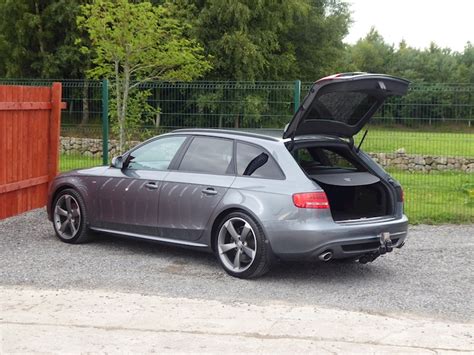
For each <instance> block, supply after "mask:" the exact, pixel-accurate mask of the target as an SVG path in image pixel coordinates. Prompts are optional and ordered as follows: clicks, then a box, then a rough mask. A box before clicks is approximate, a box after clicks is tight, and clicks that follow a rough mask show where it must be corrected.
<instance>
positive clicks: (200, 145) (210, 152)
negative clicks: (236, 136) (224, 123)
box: [179, 137, 233, 175]
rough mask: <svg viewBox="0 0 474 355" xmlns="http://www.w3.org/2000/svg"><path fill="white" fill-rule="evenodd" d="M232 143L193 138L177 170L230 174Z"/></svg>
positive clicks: (228, 140) (221, 140)
mask: <svg viewBox="0 0 474 355" xmlns="http://www.w3.org/2000/svg"><path fill="white" fill-rule="evenodd" d="M232 155H233V141H232V140H230V139H221V138H211V137H195V138H194V139H193V141H192V142H191V144H190V145H189V147H188V150H187V151H186V153H185V154H184V157H183V160H182V161H181V164H180V166H179V170H183V171H192V172H198V173H207V174H219V175H223V174H229V173H231V172H232V166H231V162H232Z"/></svg>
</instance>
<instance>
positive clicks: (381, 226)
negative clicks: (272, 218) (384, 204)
mask: <svg viewBox="0 0 474 355" xmlns="http://www.w3.org/2000/svg"><path fill="white" fill-rule="evenodd" d="M265 229H266V233H267V237H268V240H269V242H270V245H271V248H272V250H273V252H274V254H275V255H276V256H277V257H279V258H280V259H284V260H318V256H319V255H320V254H321V253H323V252H326V251H331V252H332V256H333V258H335V259H344V258H356V257H358V256H361V255H364V254H367V253H371V252H376V251H378V250H379V247H380V235H381V234H382V233H387V232H388V233H390V239H391V240H392V244H393V247H395V248H400V247H401V246H402V245H403V244H404V242H405V239H406V237H407V231H408V219H407V217H406V216H405V215H403V216H402V217H401V218H398V219H389V220H380V221H370V222H353V223H344V224H343V223H334V222H333V221H332V220H327V219H323V220H321V221H311V222H306V223H301V222H300V223H294V222H291V221H285V222H276V223H271V224H266V226H265Z"/></svg>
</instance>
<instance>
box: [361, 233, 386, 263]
mask: <svg viewBox="0 0 474 355" xmlns="http://www.w3.org/2000/svg"><path fill="white" fill-rule="evenodd" d="M378 237H379V240H380V246H379V250H377V251H373V252H370V253H367V254H365V255H362V256H361V257H360V258H359V263H361V264H367V263H370V262H372V261H374V260H375V259H377V258H378V257H379V256H380V255H383V254H386V253H390V252H391V251H392V250H393V245H392V239H390V233H389V232H383V233H381V234H379V236H378Z"/></svg>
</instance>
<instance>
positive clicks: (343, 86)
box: [47, 73, 409, 278]
mask: <svg viewBox="0 0 474 355" xmlns="http://www.w3.org/2000/svg"><path fill="white" fill-rule="evenodd" d="M408 84H409V83H408V82H407V81H405V80H403V79H399V78H395V77H391V76H387V75H379V74H366V73H347V74H337V75H333V76H330V77H326V78H323V79H321V80H319V81H317V82H316V83H315V84H314V85H313V86H312V88H311V90H310V92H309V93H308V95H307V96H306V97H305V99H304V100H303V103H302V105H301V106H300V107H299V109H298V111H297V112H296V114H295V115H294V117H293V119H292V120H291V122H290V123H289V124H288V125H287V127H286V129H285V131H284V133H283V137H280V138H274V137H270V136H265V135H259V134H253V133H245V132H239V131H228V130H215V129H181V130H177V131H174V132H172V133H168V134H163V135H161V136H158V137H155V138H152V139H150V140H148V141H146V142H144V143H142V144H140V145H138V146H136V147H135V148H133V149H131V150H130V151H128V152H126V153H125V154H123V155H122V156H119V157H116V158H114V159H113V160H112V164H111V166H101V167H96V168H91V169H83V170H76V171H71V172H68V173H64V174H61V175H59V176H57V177H56V179H55V180H54V182H53V183H52V185H51V187H50V191H49V201H48V205H47V209H48V216H49V219H50V220H51V221H52V223H53V227H54V230H55V232H56V235H57V236H58V238H59V239H61V240H62V241H64V242H67V243H81V242H85V241H87V240H88V239H89V238H90V237H91V235H92V233H91V232H93V231H98V232H105V233H111V234H115V235H123V236H129V237H134V238H141V239H147V240H152V241H158V242H163V243H169V244H175V245H179V246H185V247H191V248H196V249H202V250H206V251H210V252H214V253H215V255H216V256H217V259H218V260H219V262H220V264H221V265H222V267H223V268H224V270H225V271H226V272H227V273H229V274H230V275H232V276H236V277H240V278H251V277H258V276H260V275H262V274H264V273H265V272H266V271H268V270H269V268H270V266H271V264H272V262H273V261H274V260H278V259H284V260H302V259H305V260H320V261H324V262H326V261H329V260H331V259H352V260H358V261H359V262H361V263H367V262H370V261H373V260H375V259H376V258H377V257H378V256H380V255H381V254H385V253H387V252H390V251H392V249H393V248H400V247H402V246H403V244H404V243H405V238H406V236H407V225H408V220H407V217H406V216H405V215H404V214H403V192H402V189H401V187H400V185H399V184H398V182H397V181H395V180H394V179H393V178H392V177H390V175H389V174H388V173H387V172H385V171H384V170H383V169H382V168H381V167H380V166H379V165H377V164H376V163H375V162H374V161H373V160H372V159H371V158H370V157H369V156H368V155H367V154H366V153H364V152H363V151H362V150H359V149H358V147H356V146H355V145H354V140H353V136H354V135H355V134H357V133H358V132H359V131H360V130H361V129H362V127H363V126H364V125H365V124H367V122H368V121H369V119H370V118H371V117H372V116H373V114H374V113H375V112H376V111H377V109H378V108H379V107H380V106H381V105H382V104H383V102H384V100H385V99H386V98H388V97H390V96H393V95H404V94H405V93H406V91H407V88H408Z"/></svg>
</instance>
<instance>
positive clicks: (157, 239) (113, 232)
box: [90, 227, 208, 248]
mask: <svg viewBox="0 0 474 355" xmlns="http://www.w3.org/2000/svg"><path fill="white" fill-rule="evenodd" d="M90 229H92V230H94V231H97V232H104V233H110V234H118V235H124V236H128V237H133V238H140V239H146V240H154V241H157V242H163V243H170V244H177V245H184V246H188V247H200V248H207V247H208V245H206V244H201V243H194V242H188V241H185V240H175V239H170V238H161V237H155V236H152V235H145V234H138V233H130V232H122V231H116V230H112V229H104V228H96V227H90Z"/></svg>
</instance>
